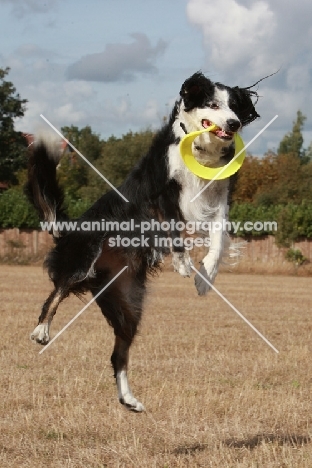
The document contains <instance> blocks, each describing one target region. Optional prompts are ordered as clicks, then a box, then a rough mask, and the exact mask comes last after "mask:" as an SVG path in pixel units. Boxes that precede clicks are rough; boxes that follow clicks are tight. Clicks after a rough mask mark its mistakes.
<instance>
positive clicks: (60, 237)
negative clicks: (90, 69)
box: [26, 72, 259, 411]
mask: <svg viewBox="0 0 312 468" xmlns="http://www.w3.org/2000/svg"><path fill="white" fill-rule="evenodd" d="M216 90H217V91H216ZM216 92H218V93H221V94H220V96H228V107H229V109H228V110H227V109H226V112H231V118H230V119H228V120H224V119H223V117H222V115H223V114H222V115H221V113H222V112H223V111H222V109H221V110H220V111H219V113H220V116H221V117H222V119H223V120H224V121H225V124H224V126H223V124H218V123H217V124H218V125H219V126H220V128H222V129H223V130H224V131H225V132H228V134H226V135H227V137H226V139H227V140H229V139H231V137H232V135H233V132H232V131H231V125H232V127H233V125H234V124H233V122H234V121H236V123H235V126H236V127H237V128H236V129H235V131H237V129H238V127H239V128H241V127H243V126H245V125H247V124H248V123H250V122H252V121H253V120H254V119H256V118H257V117H259V116H258V114H257V112H256V110H255V108H254V105H253V103H252V100H251V97H252V95H253V94H254V93H253V92H252V91H250V90H249V89H247V88H238V87H235V88H230V87H227V86H224V85H221V84H220V83H213V82H211V81H210V80H209V79H208V78H206V77H205V76H204V75H203V74H201V73H200V72H198V73H195V74H194V75H193V76H191V77H190V78H189V79H188V80H186V81H185V82H184V84H183V86H182V88H181V91H180V99H179V100H178V101H177V102H176V104H175V106H174V108H173V110H172V113H171V115H170V118H169V120H168V122H167V123H166V124H165V125H164V127H163V128H162V129H161V130H160V131H159V132H158V133H157V134H156V136H155V138H154V140H153V142H152V145H151V147H150V149H149V151H148V153H147V154H146V155H145V156H144V157H143V158H142V159H141V160H140V162H139V163H138V164H137V165H136V167H134V169H133V170H132V171H131V173H130V174H129V176H128V177H127V179H126V180H125V182H124V183H123V184H122V185H121V186H120V187H119V188H118V190H119V191H120V192H121V193H122V194H123V195H124V196H125V197H126V198H127V199H128V200H129V202H128V203H127V202H125V201H124V200H123V199H122V198H121V196H120V195H119V194H118V193H116V192H115V191H114V190H111V191H110V192H108V193H106V194H105V195H103V196H102V197H101V198H100V199H99V200H98V201H97V202H96V203H95V204H94V205H93V206H92V207H91V208H90V209H89V210H88V211H87V212H86V213H84V214H83V215H82V217H81V218H80V219H79V220H78V223H82V222H83V221H87V220H101V219H105V220H106V221H109V220H112V221H119V222H122V221H128V220H131V219H135V220H136V221H138V222H141V221H144V220H145V221H149V220H151V219H157V220H171V219H174V220H175V221H178V220H182V221H187V219H186V215H185V213H184V211H185V210H184V209H183V203H182V201H181V200H182V195H183V190H185V189H186V188H187V187H186V185H187V184H188V182H187V180H188V179H187V178H188V177H193V178H196V176H193V175H189V174H186V173H185V174H184V172H183V171H186V172H187V169H185V168H184V169H179V170H177V171H176V173H175V172H173V174H176V176H175V175H172V171H171V169H170V167H171V166H170V165H172V163H171V162H170V157H172V158H173V156H170V154H171V153H170V151H171V150H172V149H173V150H172V151H175V153H174V154H177V151H178V150H177V148H178V144H179V142H180V140H181V138H182V137H183V134H184V132H190V131H193V130H194V129H199V128H200V127H201V123H198V125H197V124H196V125H197V126H198V127H199V128H195V127H196V126H195V127H194V125H195V124H193V123H191V120H189V117H190V116H192V119H193V120H194V119H196V115H197V112H198V113H200V112H205V109H207V113H208V114H209V115H210V114H211V115H214V114H213V112H214V111H213V109H216V110H217V108H218V109H220V106H221V104H220V102H219V101H218V100H216V97H215V96H216V94H215V93H216ZM222 93H223V94H222ZM225 114H226V113H225V111H224V115H225ZM215 115H216V116H217V115H219V114H218V113H217V112H216V114H215ZM226 115H227V114H226ZM229 115H230V114H229ZM233 115H234V117H235V116H236V118H234V119H233V118H232V117H233ZM221 117H220V119H221ZM207 118H209V119H211V121H214V120H213V119H212V118H211V117H207ZM222 119H221V120H222ZM193 120H192V122H193ZM221 120H220V121H221ZM223 120H222V122H223ZM194 122H195V120H194ZM179 124H180V125H181V127H182V128H184V131H182V130H181V127H180V125H179ZM209 138H210V140H209V141H201V142H199V143H200V146H199V147H198V148H200V150H199V151H204V149H205V148H206V146H205V145H207V148H208V149H207V150H205V151H208V153H209V151H210V149H209V148H210V146H211V147H212V148H213V149H214V151H215V152H216V151H217V150H215V148H219V147H220V151H219V153H220V154H219V156H218V158H219V162H218V164H217V166H218V165H220V166H221V165H224V163H226V162H227V161H228V160H229V159H230V158H231V157H232V156H233V145H231V144H230V143H231V142H230V143H229V144H228V142H227V143H226V144H224V147H223V146H222V142H221V143H220V141H221V140H222V138H218V137H217V136H215V135H212V136H211V135H210V136H209ZM209 145H210V146H209ZM220 145H221V146H220ZM170 148H171V150H170ZM202 148H204V149H202ZM58 158H59V154H58V150H57V149H56V148H55V147H54V148H51V147H49V146H48V145H47V144H46V143H45V141H43V140H40V141H38V143H37V144H36V145H35V146H34V149H33V152H32V154H31V156H30V159H29V181H28V184H27V188H26V191H27V193H28V196H29V199H30V201H31V202H32V203H33V204H34V206H35V207H36V208H37V210H38V212H39V214H40V217H41V218H42V219H44V220H48V221H55V220H57V221H58V220H66V219H67V217H66V213H65V210H64V208H63V201H64V197H63V192H62V190H61V188H60V187H59V185H58V183H57V172H56V166H57V163H58ZM174 158H176V156H174ZM177 158H178V156H177ZM176 161H178V159H177V160H176ZM178 164H180V163H179V162H178ZM170 171H171V174H170ZM182 172H183V174H184V175H183V174H182ZM181 174H182V175H181ZM192 180H193V179H192ZM192 183H193V182H192ZM212 186H213V187H214V189H211V191H210V192H209V190H207V191H206V192H207V193H206V194H205V196H206V198H207V204H209V196H211V197H212V195H209V193H211V194H213V198H217V201H216V202H214V209H215V210H216V209H217V208H216V207H217V206H218V203H219V204H222V203H224V201H222V202H221V201H220V200H221V198H220V200H219V199H218V197H219V195H218V194H219V192H220V193H221V192H222V193H223V192H224V191H225V192H226V194H227V196H228V195H229V183H228V180H227V181H226V182H224V181H215V182H214V183H213V184H212ZM212 186H211V187H212ZM218 187H219V188H218ZM198 190H199V187H198ZM225 192H224V193H225ZM204 193H205V192H204ZM222 200H223V198H222ZM194 209H195V208H194ZM197 209H198V210H199V208H197ZM183 210H184V211H183ZM119 234H123V235H126V236H127V237H129V236H131V235H134V233H129V232H127V233H126V234H125V233H121V232H119ZM136 234H137V233H136ZM150 234H152V233H150ZM154 235H155V232H154ZM170 235H171V236H172V237H173V238H175V237H178V236H179V235H180V233H179V232H178V231H173V232H170ZM53 236H54V240H55V247H54V248H53V249H52V250H51V251H50V253H49V254H48V256H47V258H46V260H45V266H46V267H47V269H48V273H49V276H50V278H51V280H52V281H53V283H54V291H53V292H52V293H51V294H50V296H49V297H48V299H47V300H46V302H45V304H44V306H43V309H42V313H41V315H40V317H39V325H38V326H37V328H36V329H35V330H34V332H33V335H32V339H34V340H36V341H37V342H39V343H41V344H46V343H47V342H48V340H49V325H50V323H51V321H52V318H53V315H54V314H55V312H56V309H57V307H58V305H59V303H60V302H61V301H62V300H63V299H64V298H65V297H67V296H68V295H69V294H70V293H75V294H82V293H85V292H86V291H88V290H89V291H91V292H92V294H93V295H96V294H98V293H99V291H101V289H102V288H103V287H104V286H105V285H106V284H107V283H108V282H109V281H110V280H111V279H112V278H114V276H115V275H116V274H118V273H119V272H120V270H121V269H122V268H123V267H125V266H127V267H128V268H127V269H126V270H125V271H124V272H123V273H122V274H121V275H120V276H119V277H118V278H117V279H116V280H115V281H114V282H113V283H112V284H111V285H110V286H109V287H108V288H107V289H106V290H105V291H104V292H103V293H102V294H101V295H100V296H99V297H98V298H97V299H96V302H97V304H98V305H99V307H100V308H101V310H102V312H103V314H104V316H105V317H106V319H107V320H108V322H109V324H110V325H111V326H112V327H113V329H114V333H115V337H116V341H115V347H114V351H113V354H112V358H111V360H112V365H113V368H114V373H115V377H116V379H117V386H118V393H119V399H120V401H121V403H123V404H125V405H126V406H127V407H128V408H130V409H132V410H134V411H142V409H143V405H141V403H140V402H138V401H137V400H136V399H135V398H134V397H133V395H132V393H131V391H130V388H129V386H128V383H127V380H126V369H127V362H128V351H129V348H130V345H131V343H132V341H133V338H134V336H135V334H136V332H137V328H138V325H139V322H140V318H141V314H142V307H143V300H144V296H145V292H146V281H147V277H148V275H149V273H153V272H154V271H156V270H157V269H158V268H159V267H160V264H161V261H162V257H163V255H167V254H168V253H169V251H168V249H166V248H159V247H155V245H153V236H152V235H151V238H150V243H149V246H148V247H147V246H141V247H137V248H121V247H119V248H117V247H110V246H109V243H108V233H106V232H83V231H81V230H80V231H78V230H76V231H74V232H66V231H55V230H54V231H53ZM173 250H174V251H179V250H180V253H179V254H180V256H181V255H182V256H183V248H180V249H179V248H173ZM218 261H219V258H218V259H217V260H214V262H215V263H216V265H214V267H215V269H217V263H218ZM206 263H207V262H206ZM203 268H204V267H203ZM206 274H207V277H210V273H209V274H208V273H207V272H206ZM214 275H215V273H214ZM211 280H213V277H212V278H211ZM196 285H197V288H198V291H199V293H200V294H203V293H205V292H206V291H207V289H208V288H207V287H206V285H204V284H203V282H201V281H199V279H198V278H197V283H196Z"/></svg>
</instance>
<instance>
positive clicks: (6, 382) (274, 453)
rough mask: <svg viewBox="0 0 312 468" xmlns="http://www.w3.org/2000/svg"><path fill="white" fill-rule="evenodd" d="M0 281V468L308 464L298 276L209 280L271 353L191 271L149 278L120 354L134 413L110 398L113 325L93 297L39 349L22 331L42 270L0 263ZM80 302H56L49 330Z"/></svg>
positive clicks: (306, 296) (306, 334)
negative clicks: (127, 360) (125, 359)
mask: <svg viewBox="0 0 312 468" xmlns="http://www.w3.org/2000/svg"><path fill="white" fill-rule="evenodd" d="M0 281H1V303H0V319H1V329H2V339H1V344H0V349H1V358H0V359H1V370H2V377H1V387H0V407H1V418H0V466H1V467H13V468H15V467H18V468H24V467H31V468H39V467H40V468H42V467H53V468H74V467H75V468H78V467H79V468H80V467H81V468H82V467H83V468H85V467H88V468H104V467H109V468H115V467H116V468H117V467H127V468H130V467H138V468H145V467H146V468H153V467H157V468H158V467H159V468H165V467H166V468H173V467H190V468H193V467H222V468H228V467H237V468H238V467H239V468H243V467H244V468H256V467H259V468H260V467H261V468H264V467H265V468H270V467H290V468H294V467H299V468H311V467H312V446H311V437H312V421H311V385H312V360H311V333H312V315H311V310H310V309H311V293H310V288H311V279H309V278H293V277H278V276H275V277H272V276H271V277H269V276H248V275H233V274H221V275H219V277H218V279H217V282H216V286H217V287H218V289H219V290H220V291H221V292H223V293H224V294H225V295H226V297H227V298H228V299H229V300H230V301H232V302H233V303H234V304H235V305H236V307H237V308H238V309H239V310H240V311H241V312H242V313H244V314H245V315H246V316H247V317H248V318H249V319H250V321H251V322H252V323H253V324H254V325H255V326H257V327H258V328H259V329H260V331H261V332H262V333H263V334H264V335H265V336H267V338H268V339H270V340H271V341H272V343H273V344H274V345H275V346H276V347H277V348H278V349H279V350H280V354H279V355H275V353H274V352H273V351H272V350H271V349H270V348H269V347H268V346H267V345H266V344H265V343H264V342H262V340H260V338H259V337H257V335H255V334H254V332H252V331H251V330H250V329H249V328H248V327H247V325H245V324H244V322H242V321H241V319H239V318H238V317H237V316H236V315H235V314H234V312H232V310H231V309H229V307H228V306H227V305H226V304H225V303H224V302H223V301H221V299H220V298H219V297H218V296H217V295H216V294H215V293H213V292H211V293H209V295H208V297H206V298H200V297H198V296H197V295H196V292H195V288H194V286H193V280H187V279H183V278H180V277H179V276H177V275H176V274H173V273H168V272H166V273H164V274H163V275H161V276H160V277H159V278H158V279H156V280H154V281H152V282H151V286H150V289H151V290H152V291H153V294H151V295H150V296H149V299H148V303H147V306H146V311H145V315H144V319H143V323H142V327H141V333H140V335H139V336H138V337H137V340H136V342H135V344H134V346H133V348H132V353H131V372H130V379H131V383H132V388H133V391H134V393H135V395H136V396H137V397H138V398H139V399H141V401H142V402H143V403H144V405H145V407H146V408H147V411H146V413H143V414H133V413H129V412H127V411H126V410H125V409H124V408H123V407H122V406H121V405H120V404H119V403H118V401H117V397H116V390H115V385H114V382H113V378H112V370H111V367H110V362H109V358H110V354H111V350H112V344H113V334H112V330H111V329H110V328H109V327H108V325H107V324H106V322H105V320H104V319H103V318H102V316H101V313H100V311H99V310H98V309H97V307H96V306H95V305H92V306H90V308H89V309H88V310H87V311H85V312H84V314H83V315H82V316H81V317H80V318H79V319H78V320H77V321H76V322H75V323H74V324H73V325H71V327H70V328H69V329H68V330H66V331H65V332H64V334H63V335H62V336H61V337H60V338H58V340H57V341H56V342H55V343H53V345H52V346H51V347H50V348H49V349H48V350H47V351H46V352H45V353H44V354H42V355H40V356H39V355H38V352H39V351H40V349H41V348H40V347H39V346H36V345H33V344H32V343H31V342H30V341H29V338H28V337H29V333H30V332H31V331H32V330H33V328H34V326H35V325H36V319H37V316H38V315H39V310H40V307H41V303H42V302H43V301H44V299H45V298H46V296H47V294H48V292H49V291H50V285H49V282H48V280H47V277H46V275H45V273H43V272H42V270H41V268H38V267H9V266H0ZM80 309H81V302H80V301H79V300H78V299H77V298H75V297H73V298H70V299H68V300H66V301H65V302H64V303H63V304H62V305H61V307H60V308H59V311H58V314H57V316H56V318H55V321H54V324H53V325H54V326H53V329H52V336H53V333H54V334H55V333H56V332H57V331H58V330H60V329H61V328H62V326H64V325H65V324H66V323H67V322H68V320H69V319H70V318H72V317H73V316H74V315H75V314H76V312H78V311H79V310H80Z"/></svg>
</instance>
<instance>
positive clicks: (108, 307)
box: [92, 272, 145, 412]
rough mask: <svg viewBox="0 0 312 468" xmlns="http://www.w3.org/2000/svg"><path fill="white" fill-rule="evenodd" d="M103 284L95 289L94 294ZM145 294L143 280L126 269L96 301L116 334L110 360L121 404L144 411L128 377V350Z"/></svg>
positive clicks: (134, 409) (134, 333) (139, 316)
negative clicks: (132, 390) (133, 392)
mask: <svg viewBox="0 0 312 468" xmlns="http://www.w3.org/2000/svg"><path fill="white" fill-rule="evenodd" d="M99 289H100V287H97V288H95V289H93V290H92V293H93V294H94V295H95V294H96V293H97V292H98V290H99ZM144 294H145V287H144V280H141V281H140V280H137V278H135V276H132V274H131V273H130V272H124V273H123V274H122V275H121V276H120V277H119V278H118V279H117V280H116V281H115V282H114V283H113V285H112V286H110V287H109V288H108V289H107V290H106V291H104V292H103V294H102V295H101V296H99V297H98V298H97V299H96V301H97V304H98V305H99V307H100V308H101V310H102V313H103V315H104V316H105V318H106V319H107V321H108V323H109V324H110V325H111V326H112V327H113V329H114V333H115V346H114V350H113V353H112V356H111V363H112V366H113V369H114V377H115V379H116V384H117V390H118V398H119V401H120V403H121V404H123V405H124V406H125V407H126V408H128V409H129V410H132V411H137V412H141V411H143V410H144V406H143V405H142V403H140V402H139V401H138V400H137V399H136V398H135V397H134V396H133V394H132V392H131V389H130V386H129V383H128V377H127V368H128V360H129V349H130V346H131V344H132V342H133V339H134V337H135V335H136V332H137V329H138V325H139V322H140V319H141V314H142V304H143V298H144Z"/></svg>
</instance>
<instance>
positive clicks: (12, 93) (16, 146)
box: [0, 68, 27, 183]
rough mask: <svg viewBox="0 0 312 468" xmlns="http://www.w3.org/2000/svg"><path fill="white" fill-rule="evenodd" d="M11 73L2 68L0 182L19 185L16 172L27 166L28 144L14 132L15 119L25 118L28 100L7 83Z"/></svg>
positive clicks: (0, 94) (19, 134)
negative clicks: (8, 75)
mask: <svg viewBox="0 0 312 468" xmlns="http://www.w3.org/2000/svg"><path fill="white" fill-rule="evenodd" d="M9 71H10V69H9V68H5V69H1V68H0V181H1V182H8V183H17V179H16V176H15V172H16V171H18V170H19V169H22V168H23V167H25V166H26V148H27V142H26V139H25V138H24V136H23V134H22V133H21V132H17V131H15V130H14V119H16V118H18V117H23V115H24V112H25V109H26V107H25V106H26V102H27V100H26V99H21V98H20V95H19V94H17V93H16V89H15V87H14V86H13V83H11V82H10V81H5V77H6V75H7V74H8V73H9Z"/></svg>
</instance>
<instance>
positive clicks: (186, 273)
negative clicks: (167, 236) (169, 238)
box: [172, 252, 193, 277]
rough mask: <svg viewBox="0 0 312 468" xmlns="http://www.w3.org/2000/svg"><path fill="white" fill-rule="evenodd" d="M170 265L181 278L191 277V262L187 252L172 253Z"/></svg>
mask: <svg viewBox="0 0 312 468" xmlns="http://www.w3.org/2000/svg"><path fill="white" fill-rule="evenodd" d="M172 265H173V268H174V271H177V272H178V273H179V274H180V275H181V276H183V277H190V276H191V273H192V266H193V262H192V259H191V257H190V255H189V253H188V252H172Z"/></svg>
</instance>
